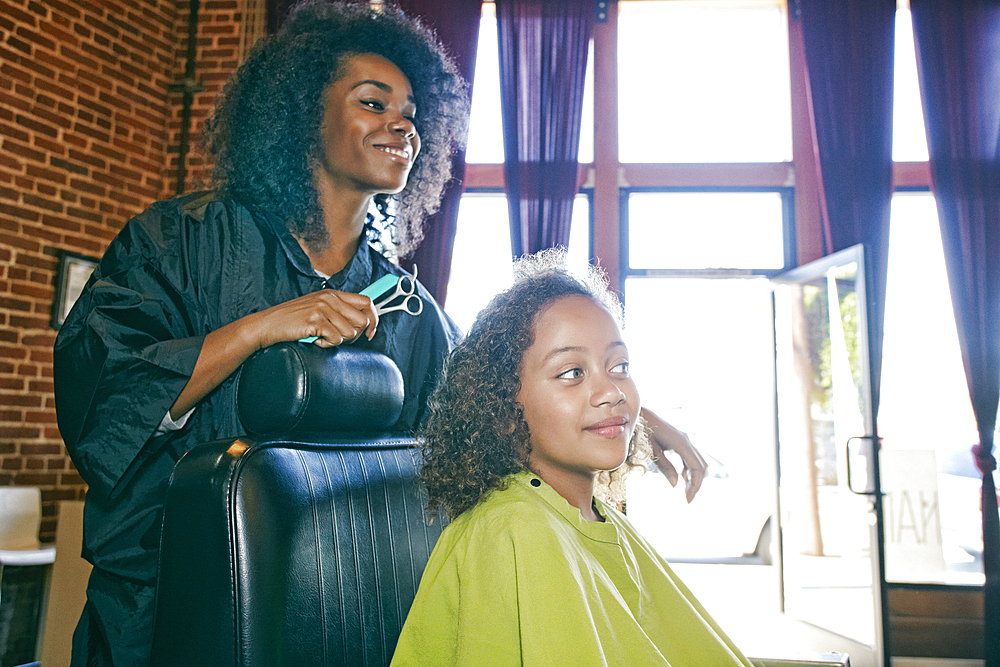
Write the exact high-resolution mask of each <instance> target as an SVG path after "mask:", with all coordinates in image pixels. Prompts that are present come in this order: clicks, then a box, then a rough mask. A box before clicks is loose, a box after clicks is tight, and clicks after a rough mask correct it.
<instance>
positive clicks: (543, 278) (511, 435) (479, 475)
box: [418, 249, 649, 518]
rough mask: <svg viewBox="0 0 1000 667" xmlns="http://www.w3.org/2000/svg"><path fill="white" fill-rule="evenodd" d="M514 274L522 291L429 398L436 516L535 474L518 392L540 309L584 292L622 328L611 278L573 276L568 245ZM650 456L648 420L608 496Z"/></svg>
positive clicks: (428, 451) (426, 438)
mask: <svg viewBox="0 0 1000 667" xmlns="http://www.w3.org/2000/svg"><path fill="white" fill-rule="evenodd" d="M514 276H515V278H514V284H513V286H511V287H510V288H509V289H507V290H505V291H503V292H501V293H500V294H498V295H497V296H495V297H494V298H493V300H492V301H490V303H489V305H487V306H486V308H484V309H483V310H482V311H481V312H480V313H479V315H478V316H477V317H476V321H475V323H474V324H473V325H472V328H471V329H470V330H469V334H468V336H466V338H465V340H464V341H462V343H460V344H459V345H458V346H457V347H456V348H455V349H454V350H453V351H452V353H451V355H450V356H449V357H448V359H447V361H446V362H445V367H444V370H443V372H442V374H441V378H440V380H439V382H438V385H437V388H436V389H435V391H434V393H433V394H432V396H431V398H430V402H429V416H428V419H427V423H426V425H425V426H424V427H423V428H422V429H421V430H420V432H419V434H418V438H419V439H420V440H421V443H422V447H423V451H422V453H423V460H424V463H423V467H422V468H421V472H420V476H421V479H422V480H423V483H424V485H425V486H426V488H427V492H428V496H429V502H428V511H429V512H431V513H433V512H435V511H436V510H437V509H438V508H439V507H442V506H443V507H444V509H445V510H446V511H447V513H448V515H449V516H450V517H451V518H454V517H456V516H458V515H459V514H461V513H462V512H464V511H465V510H467V509H469V508H470V507H472V506H473V505H475V504H476V503H477V502H479V500H480V499H481V498H482V497H483V496H485V495H486V494H487V493H488V492H490V491H491V490H493V489H496V488H499V487H501V486H503V484H504V479H505V478H506V477H507V476H508V475H511V474H513V473H516V472H519V471H521V470H527V469H528V456H529V454H530V453H531V439H530V433H529V430H528V424H527V422H525V420H524V410H523V408H522V406H521V404H520V403H518V402H517V395H518V393H519V392H520V390H521V380H520V377H519V376H520V370H521V362H522V360H523V358H524V354H525V352H526V351H527V349H528V348H529V347H531V344H532V342H533V341H534V333H535V332H534V325H535V322H536V320H537V318H538V316H539V314H540V313H542V312H543V311H544V310H545V309H546V308H547V307H548V306H549V305H550V304H551V303H552V302H554V301H555V300H557V299H559V298H561V297H564V296H570V295H582V296H586V297H588V298H590V299H593V300H594V301H595V302H596V303H597V304H599V305H601V306H603V307H604V308H605V309H606V310H607V311H608V312H609V313H610V314H611V316H612V317H613V318H614V319H615V321H616V322H617V323H618V324H619V326H621V324H622V306H621V303H620V302H619V301H618V298H617V297H616V296H615V295H614V294H613V293H612V292H611V291H610V290H609V289H608V282H607V278H606V277H605V276H604V274H603V272H602V271H601V270H600V269H598V268H595V267H591V268H590V270H589V272H588V274H587V275H586V276H584V277H577V276H574V275H572V274H571V273H570V272H569V271H568V270H567V268H566V253H565V251H563V250H562V249H553V250H545V251H542V252H540V253H536V254H534V255H529V256H526V257H523V258H521V259H520V260H518V261H517V262H516V263H515V265H514ZM648 455H649V441H648V434H647V431H646V427H645V425H644V424H643V422H642V420H640V421H639V424H638V425H637V426H636V429H635V433H634V434H633V436H632V441H631V443H630V446H629V452H628V457H627V459H626V461H625V465H623V466H622V467H621V468H619V469H618V470H616V471H613V472H610V473H602V474H601V476H600V477H599V481H601V482H602V484H600V485H599V491H601V492H602V493H601V495H603V496H604V497H605V499H607V500H611V501H614V500H617V499H618V498H619V497H620V494H621V491H622V488H621V486H622V478H623V475H624V473H625V472H626V471H627V470H628V469H630V468H633V467H639V466H641V463H640V460H641V459H643V458H645V457H646V456H648ZM600 487H603V488H600Z"/></svg>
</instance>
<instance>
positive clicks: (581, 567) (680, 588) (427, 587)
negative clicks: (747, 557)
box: [392, 472, 751, 667]
mask: <svg viewBox="0 0 1000 667" xmlns="http://www.w3.org/2000/svg"><path fill="white" fill-rule="evenodd" d="M509 482H510V483H509V485H508V487H507V488H506V489H502V490H496V491H493V492H492V493H490V494H489V495H488V496H487V497H485V498H484V499H483V500H481V501H480V502H479V504H478V505H476V506H475V507H473V508H472V509H470V510H467V511H466V512H464V513H462V514H461V515H459V516H458V517H457V518H456V519H455V521H454V522H452V523H451V525H449V526H448V527H447V528H446V529H445V531H444V532H443V533H442V535H441V538H440V539H439V540H438V543H437V545H436V546H435V547H434V552H433V553H432V554H431V557H430V561H429V562H428V563H427V568H426V569H425V570H424V574H423V578H422V579H421V581H420V588H419V590H418V591H417V595H416V599H415V600H414V602H413V606H412V608H411V609H410V614H409V616H408V617H407V619H406V623H405V625H404V626H403V630H402V633H401V635H400V637H399V643H398V645H397V647H396V653H395V655H394V656H393V659H392V667H404V666H407V665H415V666H416V665H419V666H420V667H427V666H445V665H464V666H468V667H483V666H486V665H489V666H496V667H503V666H505V665H527V666H529V667H534V666H536V665H538V666H540V665H545V666H550V665H572V666H574V667H587V666H590V665H595V666H596V665H602V666H603V665H628V666H630V667H642V666H645V665H670V666H671V667H697V666H704V667H709V666H710V667H728V666H737V665H742V666H743V667H750V666H751V663H750V662H749V661H748V660H747V659H746V658H745V657H744V656H743V654H742V653H740V651H739V649H738V648H736V646H735V645H734V644H733V643H732V641H731V640H730V639H729V638H728V637H727V636H726V635H725V634H724V633H723V632H722V630H721V629H720V628H719V627H718V625H717V624H716V623H715V621H714V620H712V619H711V618H710V617H709V615H708V613H707V612H706V611H705V609H704V608H703V607H702V606H701V604H699V603H698V601H697V600H696V599H695V598H694V596H693V595H692V594H691V591H689V590H688V588H687V587H686V586H685V585H684V584H683V583H682V582H681V581H680V579H678V578H677V576H676V575H675V574H674V573H673V571H672V570H671V569H670V567H669V566H668V565H667V563H666V562H665V561H664V560H663V559H662V558H660V557H659V556H658V555H657V554H656V552H655V551H654V550H653V548H652V547H650V546H649V544H648V543H647V542H646V541H645V540H644V539H643V538H642V537H641V536H640V535H639V534H638V533H637V532H636V530H635V528H633V527H632V525H631V524H630V523H629V522H628V520H626V519H625V517H624V516H622V515H621V514H620V513H618V512H617V511H615V510H614V509H612V508H610V507H608V506H607V505H604V504H603V503H601V502H600V501H596V503H597V508H598V510H599V511H600V513H601V514H602V515H603V516H604V517H605V519H606V520H605V522H603V523H602V522H588V521H585V520H584V519H583V517H582V516H580V512H579V510H577V509H576V508H575V507H572V506H571V505H570V504H569V503H568V502H566V501H565V500H564V499H563V498H562V496H560V495H559V494H558V493H557V492H556V491H555V490H554V489H553V488H552V487H550V486H548V485H547V484H545V482H543V481H542V480H541V479H540V478H538V477H537V476H535V475H532V474H530V473H526V472H525V473H519V474H516V475H513V476H512V477H510V478H509Z"/></svg>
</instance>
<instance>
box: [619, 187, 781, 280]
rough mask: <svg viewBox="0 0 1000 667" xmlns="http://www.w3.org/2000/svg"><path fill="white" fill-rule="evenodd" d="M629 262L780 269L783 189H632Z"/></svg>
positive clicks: (674, 266) (657, 265) (636, 266)
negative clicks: (722, 190)
mask: <svg viewBox="0 0 1000 667" xmlns="http://www.w3.org/2000/svg"><path fill="white" fill-rule="evenodd" d="M628 221H629V222H628V236H629V268H632V269H723V268H725V269H780V268H782V267H783V266H784V263H785V261H784V250H783V248H784V243H783V225H782V201H781V195H779V194H777V193H775V192H634V193H632V194H630V195H629V198H628Z"/></svg>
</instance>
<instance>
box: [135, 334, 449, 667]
mask: <svg viewBox="0 0 1000 667" xmlns="http://www.w3.org/2000/svg"><path fill="white" fill-rule="evenodd" d="M237 403H238V409H239V412H240V417H241V419H242V420H243V423H244V425H245V426H246V427H247V431H248V432H249V433H252V434H254V435H252V436H250V437H246V438H239V439H235V440H224V441H218V442H213V443H209V444H205V445H201V446H199V447H196V448H195V449H193V450H192V451H191V452H189V453H188V454H187V455H185V456H184V457H183V458H182V459H181V460H180V461H179V462H178V464H177V466H176V467H175V469H174V473H173V476H172V477H171V479H170V485H169V488H168V491H167V500H166V506H165V509H164V515H163V532H162V536H161V544H160V547H161V550H160V564H159V580H158V581H159V583H158V589H157V600H156V625H155V630H154V637H153V660H152V663H153V665H164V666H166V665H169V666H171V667H176V666H178V665H185V666H191V665H212V666H219V665H233V666H237V667H257V666H261V667H264V666H266V667H274V666H275V665H302V666H305V665H310V666H312V665H350V666H351V667H354V666H360V665H388V664H389V661H390V659H391V657H392V652H393V649H394V648H395V645H396V639H397V637H398V635H399V631H400V629H401V628H402V625H403V621H404V620H405V619H406V614H407V611H408V610H409V608H410V604H411V603H412V601H413V597H414V595H415V594H416V590H417V586H418V584H419V582H420V575H421V573H422V571H423V568H424V565H425V564H426V562H427V558H428V557H429V556H430V552H431V550H432V548H433V546H434V543H435V542H436V540H437V538H438V536H439V534H440V532H441V529H442V528H443V525H444V523H445V521H444V518H443V516H440V517H437V518H435V520H434V521H433V522H429V521H428V520H427V518H426V517H425V515H424V504H425V498H424V496H423V495H422V493H421V491H420V487H419V482H418V480H417V477H416V466H415V458H414V456H415V451H414V449H413V446H414V444H415V443H414V441H413V440H412V439H410V438H408V437H401V436H397V435H392V434H386V433H385V431H386V430H387V429H389V428H390V427H391V425H392V424H394V423H395V421H396V419H397V418H398V416H399V413H400V410H401V408H402V403H403V382H402V377H401V376H400V373H399V370H398V369H397V368H396V366H395V364H393V362H392V361H391V360H389V359H388V358H386V357H384V356H382V355H378V354H374V353H370V352H363V351H359V350H354V349H351V348H349V347H344V348H335V349H327V350H323V349H321V348H318V347H316V346H313V345H307V344H300V343H286V344H281V345H275V346H272V347H270V348H267V349H265V350H262V351H261V352H259V353H258V354H257V355H256V356H254V357H253V358H251V359H250V360H248V361H247V362H246V363H245V364H244V367H243V370H242V372H241V376H240V379H239V387H238V391H237Z"/></svg>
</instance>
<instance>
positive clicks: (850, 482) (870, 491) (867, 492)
mask: <svg viewBox="0 0 1000 667" xmlns="http://www.w3.org/2000/svg"><path fill="white" fill-rule="evenodd" d="M878 439H879V440H881V438H878ZM852 440H868V441H870V442H871V446H872V447H873V448H874V447H875V443H874V440H876V438H875V436H873V435H856V436H853V437H851V438H848V439H847V451H846V452H845V454H846V456H847V490H848V491H850V492H851V493H854V494H857V495H859V496H874V495H876V491H875V488H874V484H872V483H871V482H872V458H873V457H874V451H872V453H871V455H869V456H867V457H866V459H867V461H868V465H867V466H866V469H865V473H866V474H865V477H866V479H865V487H864V490H863V491H858V490H857V489H855V488H854V477H853V475H852V474H851V441H852Z"/></svg>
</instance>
